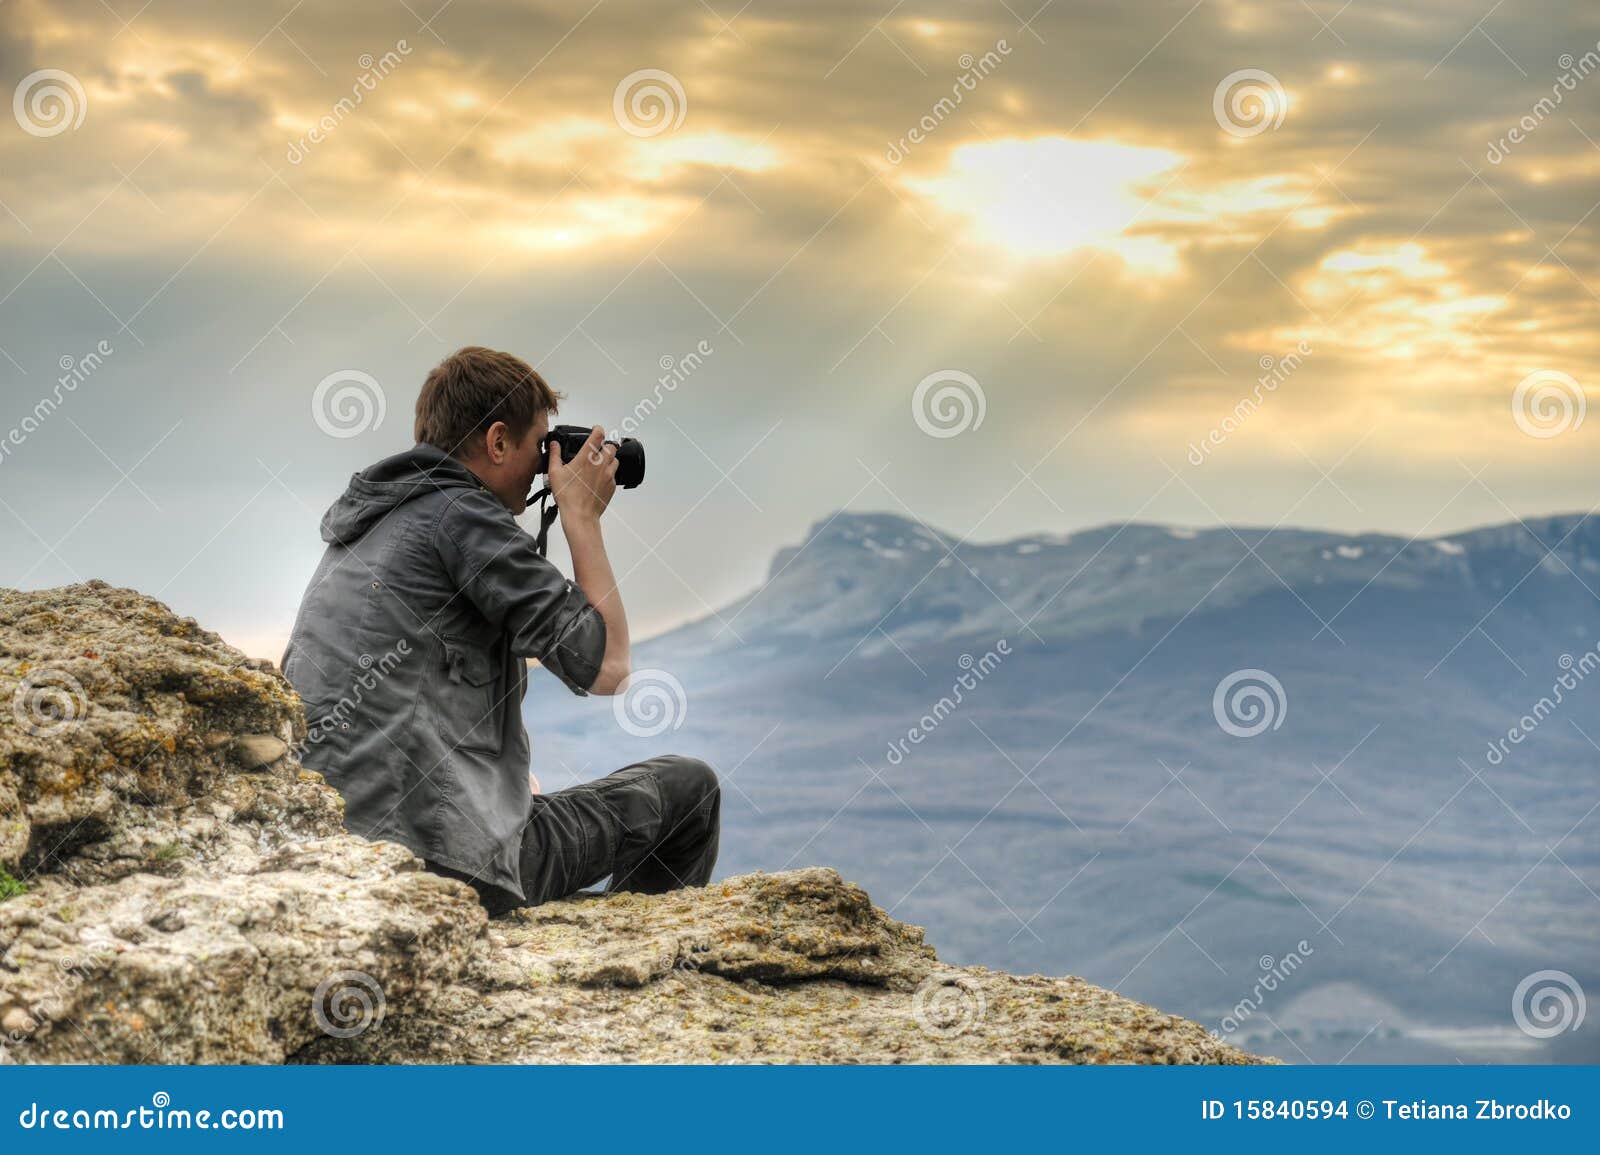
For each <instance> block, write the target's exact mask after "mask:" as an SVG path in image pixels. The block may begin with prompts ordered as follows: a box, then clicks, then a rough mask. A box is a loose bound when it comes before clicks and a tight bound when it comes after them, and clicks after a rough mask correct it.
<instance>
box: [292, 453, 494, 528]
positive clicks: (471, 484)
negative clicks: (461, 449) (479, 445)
mask: <svg viewBox="0 0 1600 1155" xmlns="http://www.w3.org/2000/svg"><path fill="white" fill-rule="evenodd" d="M482 485H483V483H482V482H481V481H479V480H478V477H477V475H476V474H474V473H473V472H472V471H471V470H470V469H468V468H467V467H466V466H465V465H462V464H461V463H460V462H459V461H457V460H456V459H455V458H453V457H451V456H450V455H449V454H448V453H446V452H445V451H444V450H442V449H439V448H437V447H435V446H432V445H414V446H412V447H411V448H410V449H408V450H406V451H405V452H404V453H396V454H395V455H394V456H393V457H386V458H384V459H383V460H382V461H380V462H378V463H377V464H376V465H371V466H368V467H367V468H366V469H363V470H362V471H361V472H360V473H356V474H353V475H351V478H350V485H349V488H347V489H346V490H345V491H344V493H342V494H341V495H340V496H339V499H338V500H337V501H335V502H334V503H333V504H332V505H330V506H329V507H328V512H327V513H325V514H323V515H322V540H323V541H325V542H327V543H329V544H330V545H335V544H337V545H350V544H351V543H352V542H355V541H357V540H359V539H360V537H361V535H362V534H364V533H366V532H367V530H369V529H371V528H372V527H373V526H374V525H375V524H377V523H378V522H379V521H380V520H382V519H383V518H384V517H386V516H387V515H388V514H390V513H391V512H393V511H394V510H395V509H398V508H399V507H400V506H402V505H404V504H405V503H406V502H408V501H410V500H411V499H412V498H415V497H422V496H425V495H426V494H429V493H436V492H438V491H439V490H441V489H452V488H467V489H477V488H480V487H481V486H482Z"/></svg>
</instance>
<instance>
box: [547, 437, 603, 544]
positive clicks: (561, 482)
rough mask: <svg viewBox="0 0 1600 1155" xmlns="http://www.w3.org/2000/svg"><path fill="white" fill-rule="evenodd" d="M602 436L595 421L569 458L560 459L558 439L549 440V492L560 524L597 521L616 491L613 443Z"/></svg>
mask: <svg viewBox="0 0 1600 1155" xmlns="http://www.w3.org/2000/svg"><path fill="white" fill-rule="evenodd" d="M605 439H606V432H605V430H604V429H602V428H601V427H600V426H598V425H596V426H595V427H594V428H593V429H592V430H590V432H589V440H588V441H585V442H584V443H583V448H582V449H580V450H579V451H578V453H577V455H576V456H575V457H574V458H573V459H572V460H571V461H563V460H562V459H561V444H560V443H559V442H555V441H552V442H551V443H550V461H549V464H548V465H547V466H546V469H547V470H548V471H549V481H550V496H551V497H552V498H554V499H555V503H556V506H557V508H559V509H560V510H561V520H562V522H563V524H571V523H572V522H575V521H577V522H582V521H599V520H600V515H601V514H602V513H604V512H605V511H606V507H607V506H608V505H610V504H611V498H612V495H613V494H615V493H616V492H617V447H616V446H615V445H607V444H605Z"/></svg>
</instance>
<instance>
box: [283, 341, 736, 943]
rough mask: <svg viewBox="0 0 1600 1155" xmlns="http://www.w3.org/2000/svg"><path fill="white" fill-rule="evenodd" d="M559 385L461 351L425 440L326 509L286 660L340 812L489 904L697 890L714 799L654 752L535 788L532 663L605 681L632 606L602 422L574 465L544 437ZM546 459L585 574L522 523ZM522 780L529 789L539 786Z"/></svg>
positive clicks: (674, 758)
mask: <svg viewBox="0 0 1600 1155" xmlns="http://www.w3.org/2000/svg"><path fill="white" fill-rule="evenodd" d="M561 396H562V395H561V394H559V393H556V392H555V391H554V390H553V389H551V388H550V386H549V385H547V384H546V383H545V381H544V379H543V378H542V377H540V376H539V374H538V373H537V372H535V371H534V370H533V368H532V367H531V366H529V365H528V364H526V363H525V362H523V361H521V360H519V359H518V358H516V357H513V356H511V355H510V354H508V353H497V352H494V351H492V350H489V349H482V348H467V349H462V350H460V351H459V352H457V353H455V354H453V355H452V356H450V357H448V358H446V359H445V360H444V361H443V362H441V363H440V365H439V366H438V368H436V369H434V370H433V372H432V373H430V374H429V375H428V379H427V381H426V382H425V383H424V384H423V386H422V393H421V395H420V396H419V397H418V398H417V411H416V440H417V444H416V445H415V446H414V447H412V448H411V449H408V450H406V451H405V452H404V453H399V454H396V455H395V456H393V457H389V458H386V459H385V460H383V461H380V462H378V463H377V464H376V465H373V466H371V467H370V468H368V469H366V470H364V471H362V472H361V473H358V474H356V475H355V476H354V477H352V478H351V479H350V486H349V488H348V489H347V490H346V491H345V492H344V495H343V496H341V497H340V498H339V499H338V500H337V501H336V502H334V503H333V505H332V506H331V507H330V508H329V510H328V512H327V513H326V514H325V515H324V516H323V519H322V539H323V540H324V541H325V542H327V543H328V548H327V551H326V553H324V555H323V558H322V561H321V564H319V565H318V566H317V571H316V574H315V575H314V576H313V577H312V579H311V584H310V586H309V588H308V589H307V590H306V593H305V597H304V598H303V600H302V601H301V603H300V612H299V615H298V616H297V618H296V620H295V625H294V632H293V634H292V635H291V636H290V639H289V646H288V649H287V650H286V651H285V653H284V658H283V669H284V673H285V674H287V675H288V678H289V680H290V681H291V682H292V683H293V684H294V687H295V689H296V690H298V691H299V693H300V696H301V698H302V699H304V701H305V709H306V720H307V724H308V732H309V736H308V740H307V742H306V745H305V750H304V753H303V755H302V759H301V760H302V761H303V762H304V763H305V764H306V765H307V766H310V767H312V768H313V769H315V770H318V771H320V772H321V773H322V774H323V775H324V776H325V777H326V778H327V779H328V781H329V782H330V783H331V784H332V785H333V786H335V787H336V788H337V789H338V790H339V792H340V793H341V794H342V795H344V798H345V804H346V811H345V814H346V822H347V824H348V825H349V827H350V829H351V830H352V831H354V832H355V833H357V834H361V835H364V836H365V837H368V838H375V839H378V838H381V839H389V840H391V841H394V842H399V843H401V844H403V845H405V846H408V847H410V848H411V849H412V850H413V851H414V852H416V853H417V854H418V855H420V856H421V857H422V858H423V859H424V860H425V862H426V863H427V866H428V868H429V869H430V870H432V871H435V872H436V873H439V874H443V875H447V876H449V877H451V878H457V879H460V880H461V881H463V882H466V883H469V884H470V885H471V886H472V887H473V888H474V889H476V890H477V891H478V894H479V896H480V898H481V899H482V900H483V903H484V905H485V906H486V907H488V908H489V910H490V912H491V913H500V912H502V911H504V910H508V909H511V908H513V907H516V906H520V905H536V904H538V903H541V902H545V901H547V900H549V899H552V898H559V897H562V896H563V895H568V894H572V893H573V892H575V891H577V890H580V889H582V888H584V887H587V886H592V885H593V884H595V883H597V882H599V881H600V880H601V879H604V878H607V877H609V878H610V884H609V889H610V890H613V891H616V890H634V891H644V892H647V893H659V892H661V891H666V890H671V889H673V888H675V887H679V886H703V885H705V883H706V882H707V881H708V880H709V879H710V877H711V870H712V867H713V866H714V865H715V863H716V859H717V839H718V833H719V829H720V805H721V796H720V791H719V789H718V785H717V778H716V775H715V774H714V773H713V772H712V770H711V768H710V767H709V766H707V765H706V764H705V763H704V762H702V761H699V760H698V759H694V758H686V757H681V756H678V755H663V756H661V757H657V758H651V759H649V760H648V761H645V762H639V763H637V764H635V765H632V766H628V767H626V768H624V769H622V770H618V771H617V772H616V773H614V774H612V775H610V776H609V777H606V778H602V779H600V780H599V781H596V782H587V783H584V784H582V785H579V786H573V787H571V788H569V789H566V790H559V791H557V792H555V793H554V794H541V793H540V792H539V786H538V782H537V780H536V779H534V778H533V776H532V775H531V774H529V773H528V765H529V761H528V734H527V731H526V729H525V728H524V727H523V724H522V711H521V703H522V698H523V694H524V693H525V691H526V690H527V680H528V678H527V664H526V659H528V658H536V659H538V661H539V663H540V664H541V665H542V666H543V667H544V668H545V669H547V670H549V671H550V672H551V673H553V674H555V675H556V677H558V678H560V679H561V680H562V681H563V682H565V683H566V685H567V687H568V688H569V689H570V690H572V692H573V693H575V694H615V693H617V692H618V691H619V689H620V688H621V687H622V685H623V682H624V680H625V679H626V678H627V676H628V672H629V668H630V667H629V662H630V658H629V649H628V619H627V615H626V614H625V613H624V611H623V608H622V598H621V595H620V594H619V592H618V590H617V583H616V579H615V578H614V577H613V576H612V572H611V562H610V561H609V560H608V558H607V557H606V548H605V542H604V541H603V540H602V538H601V533H600V517H601V514H603V513H604V512H605V510H606V506H607V505H608V504H609V503H610V501H611V496H612V494H613V493H615V492H616V480H615V474H616V471H617V463H616V457H615V452H616V451H615V447H614V446H611V445H604V444H603V442H604V434H603V432H602V430H601V428H600V427H599V426H595V428H594V431H593V432H592V433H591V434H590V438H589V441H588V443H587V444H586V445H585V447H584V449H583V451H582V452H580V453H579V454H577V455H576V456H575V457H574V459H573V460H572V461H564V460H562V453H561V448H560V446H559V445H558V444H556V443H554V442H552V443H551V444H550V450H549V455H548V463H547V462H546V453H545V437H546V434H547V433H548V431H549V428H550V415H551V414H553V413H555V412H556V408H557V401H558V399H559V398H560V397H561ZM541 473H543V474H545V476H546V478H547V480H548V481H549V484H550V488H551V491H552V495H553V497H554V500H555V502H556V505H557V506H558V508H559V509H560V512H561V527H562V530H563V531H564V532H565V533H566V537H567V546H568V548H569V549H570V551H571V554H572V569H573V573H574V575H575V580H574V581H568V580H567V579H566V578H565V577H563V576H562V574H561V572H560V571H559V570H558V569H557V568H556V567H555V566H554V565H553V564H552V563H551V562H549V561H548V560H546V559H545V558H544V557H543V556H542V555H541V554H540V552H539V551H538V550H537V549H536V548H535V545H534V539H533V538H532V537H530V536H529V535H528V534H526V533H524V532H523V531H522V529H521V528H520V527H519V526H518V525H517V523H516V521H515V520H513V518H514V516H515V515H517V514H520V513H522V512H523V511H524V510H525V509H526V508H527V495H528V493H529V490H530V488H531V487H532V484H533V479H534V478H535V477H536V476H538V475H539V474H541ZM530 787H531V793H530Z"/></svg>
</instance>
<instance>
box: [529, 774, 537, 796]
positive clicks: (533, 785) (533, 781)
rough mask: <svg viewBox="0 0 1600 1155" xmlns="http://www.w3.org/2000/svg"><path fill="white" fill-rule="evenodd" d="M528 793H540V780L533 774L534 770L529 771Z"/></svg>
mask: <svg viewBox="0 0 1600 1155" xmlns="http://www.w3.org/2000/svg"><path fill="white" fill-rule="evenodd" d="M528 793H529V794H538V793H539V780H538V779H537V778H535V777H534V776H533V771H532V770H529V771H528Z"/></svg>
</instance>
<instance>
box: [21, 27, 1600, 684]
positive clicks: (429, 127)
mask: <svg viewBox="0 0 1600 1155" xmlns="http://www.w3.org/2000/svg"><path fill="white" fill-rule="evenodd" d="M1597 40H1600V8H1596V7H1595V6H1593V5H1576V4H1570V3H1564V2H1558V0H1552V2H1550V3H1539V2H1520V3H1517V4H1515V5H1509V4H1505V5H1502V4H1500V3H1493V0H1482V2H1481V3H1465V4H1464V3H1460V2H1445V0H1438V2H1430V0H1413V2H1411V3H1407V4H1403V5H1377V4H1372V3H1368V2H1367V0H1352V2H1351V3H1347V4H1343V5H1342V6H1341V4H1340V3H1339V2H1338V0H1305V2H1304V3H1291V2H1276V0H1271V2H1269V0H1175V2H1170V3H1169V2H1165V0H1159V2H1158V0H1147V2H1142V3H1119V2H1112V0H1106V2H1075V3H1067V2H1066V0H1055V2H1053V3H1043V5H1042V6H1040V0H992V2H990V0H982V2H978V0H974V2H970V3H956V2H945V3H934V2H920V3H913V2H910V0H905V2H902V3H893V2H892V0H880V2H875V3H849V4H846V3H825V2H824V3H818V2H812V0H807V2H801V0H750V2H749V3H747V4H745V5H744V6H743V7H742V8H741V7H739V6H738V4H737V2H736V0H705V2H690V3H672V4H669V3H628V2H623V0H598V2H596V0H577V2H574V3H541V2H535V0H523V2H510V0H507V2H500V3H486V2H470V3H469V2H468V0H454V2H450V0H356V2H351V3H340V4H338V5H332V4H318V3H292V2H290V0H274V2H271V3H244V2H243V0H205V2H198V0H195V2H184V0H149V2H148V3H146V2H144V0H83V2H81V3H78V2H74V3H43V2H39V0H4V2H3V3H0V82H3V86H0V87H3V91H4V92H8V93H11V94H12V96H13V99H12V103H11V115H9V116H5V115H4V114H3V113H0V382H3V385H4V388H3V392H0V400H3V407H0V534H3V536H0V542H3V544H4V548H3V550H0V584H7V585H20V586H44V585H55V584H61V583H65V582H70V581H75V580H81V579H85V578H89V577H102V578H105V579H107V580H110V581H113V582H117V583H119V584H129V585H136V586H139V587H140V588H143V589H145V590H146V591H148V592H151V593H155V594H158V595H159V596H160V597H162V598H163V599H164V600H166V601H168V602H169V603H170V604H172V605H173V606H174V607H176V608H178V609H179V610H180V611H181V612H185V613H191V614H194V615H196V616H198V617H200V618H202V619H203V620H205V621H206V622H208V623H209V624H212V625H215V626H217V627H218V628H220V629H222V630H223V632H224V633H225V634H227V635H228V636H229V637H230V638H232V639H233V640H235V641H238V642H240V643H241V644H244V645H245V646H246V647H247V648H249V649H251V650H252V651H253V652H256V653H260V654H262V655H265V656H276V654H277V651H278V647H279V646H280V645H281V640H282V637H283V636H284V634H286V632H287V629H288V624H289V621H290V619H291V617H292V614H293V611H294V607H295V604H296V602H297V600H298V596H299V593H300V590H301V589H302V587H303V586H304V583H305V580H306V578H307V577H308V575H309V573H310V571H311V569H312V567H313V566H314V564H315V561H316V558H317V556H318V553H319V550H320V543H319V542H318V540H317V536H316V520H317V518H318V516H319V515H320V513H321V511H322V509H323V508H324V507H325V506H326V505H327V503H328V502H329V501H330V500H331V499H332V498H333V497H334V496H335V494H336V493H337V492H338V491H339V489H340V488H341V487H342V486H343V484H344V481H345V479H346V478H347V477H348V475H349V474H350V473H351V472H352V471H354V470H356V469H358V468H360V467H362V466H364V465H366V464H368V463H369V462H370V461H372V460H375V459H377V458H379V457H382V456H385V455H387V454H389V453H391V452H394V451H396V450H398V449H400V448H403V447H405V446H406V445H408V444H409V443H410V435H409V434H410V411H411V407H412V403H413V401H414V399H415V396H416V391H417V388H418V386H419V385H420V382H421V380H422V378H423V376H424V374H425V373H426V372H427V370H428V368H429V367H430V366H432V365H433V364H434V363H436V362H437V361H438V360H439V358H440V357H442V356H443V355H445V354H446V353H448V352H449V351H450V350H452V349H454V348H456V347H458V346H461V345H464V344H487V345H492V346H497V347H503V348H506V349H510V350H513V351H515V352H517V353H519V354H521V355H523V356H525V357H526V358H528V359H529V360H530V361H532V362H533V363H534V364H535V365H537V366H538V367H539V368H540V369H541V370H542V371H543V372H544V374H545V375H546V376H547V377H548V378H549V379H550V380H551V382H552V383H554V384H555V385H556V386H557V388H559V389H561V390H563V391H564V392H566V393H567V394H568V396H569V400H568V401H567V402H566V404H565V405H564V406H563V411H562V416H563V417H564V418H566V419H568V420H576V421H580V422H583V423H586V424H587V423H592V422H600V423H603V424H606V425H608V426H610V427H613V428H615V427H618V426H620V425H621V424H622V423H623V422H624V420H625V419H626V420H628V421H629V423H630V428H631V429H632V430H633V431H634V432H635V433H636V434H637V436H639V437H641V438H642V439H643V440H644V442H645V444H646V446H647V448H648V451H649V454H650V478H649V481H648V482H647V483H646V485H645V487H644V488H642V489H640V490H638V491H636V492H632V493H627V494H624V495H622V496H620V497H619V498H618V500H617V502H616V504H615V505H614V506H613V512H612V514H611V515H609V517H608V523H607V524H608V525H609V526H610V528H609V529H608V540H609V542H610V543H611V546H612V550H613V553H614V554H615V555H616V559H617V563H618V571H619V573H620V574H623V575H625V577H624V580H623V590H624V594H625V596H626V599H627V601H628V603H629V605H630V608H631V609H632V611H633V614H634V616H635V618H636V619H637V620H638V622H639V625H640V628H641V630H642V631H646V632H648V631H652V630H659V629H661V628H664V627H666V626H669V625H671V624H673V623H676V622H680V621H683V620H686V619H688V618H692V617H696V616H699V615H700V614H702V613H704V612H706V610H707V609H708V608H710V607H713V606H719V605H720V604H722V603H723V602H724V601H726V600H728V599H729V598H731V597H733V596H735V595H737V594H738V593H740V592H742V591H744V590H747V589H749V588H751V587H753V586H754V585H756V584H757V583H759V581H760V580H761V578H762V576H763V574H764V572H765V570H766V566H767V562H768V560H769V558H770V557H771V554H772V553H773V551H774V550H775V549H776V548H777V547H779V546H780V545H783V544H786V543H792V542H795V541H798V540H800V538H801V537H802V536H803V534H804V533H805V530H806V528H807V526H809V525H810V524H812V523H814V522H816V521H818V520H820V519H822V518H825V517H826V516H827V515H828V514H829V513H831V512H832V511H834V510H836V509H839V508H842V507H843V508H851V509H860V510H891V511H897V512H901V513H906V514H910V515H915V516H917V517H920V518H923V519H926V520H927V521H928V522H929V523H930V524H932V525H934V526H937V527H939V528H941V529H944V530H948V531H951V532H955V533H959V534H963V535H967V536H969V537H971V538H972V539H974V540H993V539H997V538H1003V537H1006V536H1009V535H1013V534H1018V533H1023V532H1031V531H1039V530H1049V531H1058V532H1070V531H1072V530H1074V529H1078V528H1082V527H1085V526H1089V525H1093V524H1097V523H1103V522H1107V521H1117V520H1126V519H1141V520H1154V521H1167V522H1174V523H1182V524H1188V525H1205V524H1216V523H1217V522H1220V521H1228V522H1233V523H1246V524H1252V525H1272V524H1278V523H1282V524H1287V525H1308V526H1316V527H1328V528H1335V529H1344V530H1351V531H1357V530H1368V529H1377V530H1388V531H1397V532H1402V533H1405V534H1414V533H1439V532H1448V531H1452V530H1457V529H1461V528H1464V527H1468V526H1473V525H1480V524H1484V523H1489V522H1497V521H1504V520H1509V519H1510V518H1512V517H1515V516H1527V515H1531V514H1537V513H1548V512H1556V511H1572V510H1583V509H1589V508H1591V507H1592V506H1593V504H1594V502H1595V500H1596V498H1595V493H1596V482H1597V480H1600V453H1597V452H1596V450H1597V448H1600V414H1593V415H1589V417H1588V420H1587V421H1581V418H1582V416H1583V414H1584V411H1585V401H1586V397H1585V394H1584V389H1585V387H1587V388H1588V390H1589V391H1590V394H1591V395H1592V394H1593V392H1594V390H1595V389H1596V387H1597V386H1596V383H1597V382H1600V324H1597V320H1600V297H1597V296H1596V292H1597V291H1600V261H1597V259H1596V257H1597V250H1600V244H1597V230H1600V213H1597V212H1596V208H1597V206H1596V198H1597V197H1600V180H1597V179H1596V178H1597V177H1600V75H1595V73H1597V72H1600V48H1597ZM663 377H665V380H666V381H667V382H668V383H669V384H666V385H663V383H662V380H663ZM1263 379H1265V381H1266V382H1267V384H1266V385H1263V384H1262V381H1263ZM1241 402H1245V404H1244V405H1243V406H1241Z"/></svg>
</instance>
